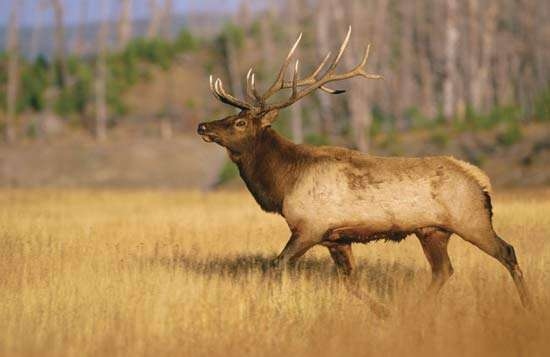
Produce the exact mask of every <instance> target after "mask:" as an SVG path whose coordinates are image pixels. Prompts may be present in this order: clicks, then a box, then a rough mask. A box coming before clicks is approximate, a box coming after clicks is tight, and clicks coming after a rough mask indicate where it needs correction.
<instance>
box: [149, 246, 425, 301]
mask: <svg viewBox="0 0 550 357" xmlns="http://www.w3.org/2000/svg"><path fill="white" fill-rule="evenodd" d="M273 259H274V257H267V256H264V255H261V254H250V255H238V256H229V257H219V256H210V257H197V256H194V255H192V254H181V255H178V256H175V257H154V258H150V260H149V264H151V265H160V266H163V267H165V268H168V269H175V270H180V269H181V270H183V271H187V272H191V273H194V274H199V275H204V276H207V277H213V276H217V277H223V278H229V279H235V280H237V279H246V278H249V277H251V276H258V275H259V276H261V277H263V278H264V277H265V278H268V279H271V280H274V281H276V280H278V279H281V278H282V276H283V275H284V274H286V276H288V277H292V278H300V279H305V280H311V281H318V280H319V279H322V280H327V279H329V280H339V279H340V278H341V277H342V276H341V275H339V274H338V271H337V269H336V267H335V265H334V263H333V262H332V260H331V259H330V258H317V257H304V258H302V259H300V260H299V261H298V262H297V263H296V264H295V265H294V266H292V267H289V268H287V269H279V268H275V267H274V266H273ZM417 272H419V271H418V270H417V269H414V268H413V267H410V266H406V265H403V264H401V263H398V262H391V263H390V262H384V261H382V260H377V261H374V262H369V261H366V260H359V261H358V262H357V267H356V269H355V271H354V273H353V279H354V280H355V281H356V282H357V283H359V284H360V285H364V284H366V286H368V289H369V290H372V291H374V292H375V293H376V294H377V295H379V296H386V297H391V296H393V294H394V292H395V290H396V289H399V287H400V286H402V285H404V284H408V283H413V281H414V280H415V276H416V274H417ZM420 273H421V274H423V273H424V272H423V271H420Z"/></svg>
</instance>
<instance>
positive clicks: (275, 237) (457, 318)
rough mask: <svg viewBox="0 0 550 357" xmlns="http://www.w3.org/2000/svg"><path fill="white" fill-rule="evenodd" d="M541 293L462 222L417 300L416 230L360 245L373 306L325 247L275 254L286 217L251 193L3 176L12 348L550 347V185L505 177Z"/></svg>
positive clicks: (2, 347) (5, 309)
mask: <svg viewBox="0 0 550 357" xmlns="http://www.w3.org/2000/svg"><path fill="white" fill-rule="evenodd" d="M494 206H495V225H496V229H497V231H498V232H499V233H500V234H501V235H502V236H503V237H504V238H505V239H506V240H507V241H508V242H510V243H512V244H513V245H514V246H515V247H516V251H517V253H518V257H519V260H520V264H521V265H522V267H523V270H524V273H525V275H526V279H527V282H528V285H529V286H530V288H531V290H532V292H533V295H534V297H535V301H536V304H537V307H536V309H535V311H534V312H533V313H526V312H525V311H524V310H523V309H522V308H521V307H520V305H519V301H518V297H517V294H516V292H515V290H514V288H513V284H512V280H511V279H510V277H509V276H508V274H507V272H506V271H505V269H504V268H503V267H502V266H500V265H499V264H498V263H497V262H496V261H495V260H493V259H492V258H490V257H488V256H486V255H484V254H483V253H482V252H481V251H479V250H477V249H476V248H474V247H472V246H471V245H469V244H468V243H466V242H464V241H463V240H461V239H460V238H458V237H456V236H455V237H453V238H452V239H451V243H450V255H451V259H452V261H453V264H454V267H455V275H454V276H453V277H452V278H451V280H450V281H449V283H448V284H447V285H446V286H445V287H444V289H443V291H442V292H441V294H440V295H439V296H438V298H437V300H436V301H435V303H431V304H428V303H424V304H423V303H422V301H421V300H420V301H419V299H420V297H421V293H422V292H423V290H424V289H425V287H426V285H427V284H428V282H429V279H430V271H429V268H428V265H427V262H426V261H425V258H424V256H423V254H422V251H421V248H420V245H419V243H418V242H417V240H416V238H414V237H409V238H408V239H407V240H406V241H405V242H403V243H400V244H394V243H373V244H370V245H366V246H365V245H357V246H355V252H356V256H357V257H358V263H359V268H358V275H359V279H360V280H361V281H362V282H363V287H364V288H365V289H368V290H369V291H370V292H371V294H373V295H374V296H376V297H378V298H379V299H380V300H382V301H385V302H387V303H388V304H389V306H390V309H391V311H392V314H391V316H390V317H388V318H386V319H381V318H377V317H376V316H374V315H373V314H372V313H371V311H370V310H369V309H368V307H367V306H365V304H364V303H363V302H362V301H360V300H358V299H356V298H355V297H353V296H352V295H350V293H348V292H347V291H346V289H345V287H344V286H343V284H342V282H341V281H340V280H339V278H338V275H337V274H336V273H335V272H334V269H333V263H332V261H330V258H329V257H328V252H327V251H326V250H325V249H324V248H321V247H319V248H315V249H313V250H312V251H311V252H310V253H308V254H307V256H305V257H304V258H303V260H302V261H301V263H300V264H299V266H298V267H297V268H296V269H295V270H293V271H290V272H285V273H281V274H278V273H274V272H272V271H270V270H269V269H268V268H267V267H268V262H269V260H270V259H271V258H273V257H274V256H275V255H276V254H277V253H278V251H279V250H280V249H281V248H282V246H283V245H284V243H286V239H287V237H288V229H287V227H286V226H285V224H284V221H283V220H282V219H281V218H280V217H277V216H274V215H267V214H264V213H262V212H261V211H260V209H259V208H258V207H257V206H256V205H255V203H254V202H253V201H252V200H251V199H250V197H249V195H248V194H247V193H215V194H202V193H198V192H158V191H157V192H134V191H85V190H69V191H56V190H2V191H0V353H1V354H3V355H10V356H17V355H51V356H60V355H75V356H80V355H130V356H134V355H157V356H158V355H167V354H170V355H189V356H191V355H192V356H197V355H223V356H231V355H243V354H246V355H256V356H258V355H263V356H265V355H268V356H269V355H284V354H289V355H291V354H292V355H315V356H323V355H342V356H348V355H419V354H422V355H450V356H463V355H481V354H489V355H504V356H506V355H508V356H537V355H540V356H542V355H548V353H549V351H550V310H549V306H550V243H549V241H548V239H549V238H550V191H549V190H546V191H537V192H532V193H528V194H525V193H524V192H516V193H506V194H503V193H499V194H497V197H496V199H495V202H494Z"/></svg>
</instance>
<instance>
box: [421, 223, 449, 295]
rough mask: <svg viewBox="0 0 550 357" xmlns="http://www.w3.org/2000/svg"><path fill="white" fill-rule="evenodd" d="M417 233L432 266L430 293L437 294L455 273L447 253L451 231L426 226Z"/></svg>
mask: <svg viewBox="0 0 550 357" xmlns="http://www.w3.org/2000/svg"><path fill="white" fill-rule="evenodd" d="M415 234H416V236H417V237H418V240H419V241H420V244H421V245H422V249H423V250H424V255H425V256H426V259H428V262H429V263H430V266H431V268H432V281H431V283H430V285H429V287H428V293H429V294H430V295H435V294H437V293H438V292H439V290H441V288H442V287H443V285H444V284H445V282H446V281H447V280H448V279H449V278H450V277H451V275H453V266H452V265H451V260H450V259H449V254H448V253H447V243H448V242H449V237H450V236H451V233H450V232H447V231H445V230H442V229H439V228H435V227H426V228H421V229H418V230H416V231H415Z"/></svg>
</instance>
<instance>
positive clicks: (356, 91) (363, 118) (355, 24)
mask: <svg viewBox="0 0 550 357" xmlns="http://www.w3.org/2000/svg"><path fill="white" fill-rule="evenodd" d="M347 4H348V5H349V6H350V7H349V8H348V9H347V10H348V13H349V19H350V20H349V22H350V25H351V26H352V28H354V29H355V31H357V32H358V33H361V32H362V31H363V30H364V23H363V24H361V23H360V21H361V19H362V18H363V16H362V14H363V13H362V9H363V7H362V6H361V5H360V4H359V0H351V1H350V2H349V3H347ZM332 5H333V11H332V13H333V15H334V17H335V20H336V23H337V24H339V27H341V28H345V25H344V22H345V8H343V5H342V3H340V2H338V1H333V3H332ZM358 37H360V36H355V37H354V40H353V42H354V46H353V47H352V48H348V50H347V52H348V53H347V55H346V56H344V62H345V64H346V67H348V68H353V66H354V65H356V61H357V58H358V57H360V55H359V56H358V53H360V52H359V51H357V47H358V40H359V38H358ZM366 82H367V81H365V80H361V79H355V80H352V81H351V82H350V91H349V93H347V95H348V98H349V101H348V106H349V111H350V116H351V118H350V119H351V127H352V134H353V143H354V145H355V147H356V148H357V150H359V151H363V152H367V151H368V150H369V139H370V138H369V129H370V125H371V122H372V113H371V108H370V105H369V102H368V100H369V99H368V96H369V87H368V86H369V85H372V83H366Z"/></svg>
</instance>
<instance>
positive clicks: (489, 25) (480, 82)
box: [468, 0, 497, 111]
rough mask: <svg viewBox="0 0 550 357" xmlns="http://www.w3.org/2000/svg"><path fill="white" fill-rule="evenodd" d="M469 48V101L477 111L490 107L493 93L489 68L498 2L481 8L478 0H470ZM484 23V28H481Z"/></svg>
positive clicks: (492, 2) (490, 2) (491, 2)
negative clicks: (490, 90) (490, 91)
mask: <svg viewBox="0 0 550 357" xmlns="http://www.w3.org/2000/svg"><path fill="white" fill-rule="evenodd" d="M468 5H469V6H468V10H469V25H470V26H469V27H470V28H469V30H470V31H469V49H470V51H469V52H470V53H469V55H468V72H469V73H468V77H469V78H468V82H469V84H470V85H469V87H470V88H469V101H470V104H471V105H472V107H473V108H474V109H475V110H476V111H484V110H486V109H487V107H488V104H489V103H488V102H489V101H490V97H491V95H490V94H489V93H487V91H488V86H487V85H488V80H489V70H490V65H491V58H492V55H493V42H494V37H495V30H496V23H497V19H496V17H497V3H496V2H495V1H488V3H487V4H486V5H485V6H484V8H485V10H480V6H479V2H478V0H469V2H468ZM480 23H482V24H483V29H481V28H480Z"/></svg>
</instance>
